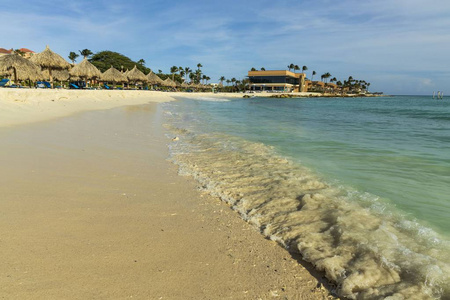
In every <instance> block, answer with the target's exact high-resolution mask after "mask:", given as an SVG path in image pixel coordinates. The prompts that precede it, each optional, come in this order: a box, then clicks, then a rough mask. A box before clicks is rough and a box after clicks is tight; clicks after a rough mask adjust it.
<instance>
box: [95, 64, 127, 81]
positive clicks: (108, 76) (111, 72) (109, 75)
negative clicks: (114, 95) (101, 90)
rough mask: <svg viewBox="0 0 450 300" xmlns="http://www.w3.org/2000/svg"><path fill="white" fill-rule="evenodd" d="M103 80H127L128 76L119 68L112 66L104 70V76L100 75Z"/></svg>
mask: <svg viewBox="0 0 450 300" xmlns="http://www.w3.org/2000/svg"><path fill="white" fill-rule="evenodd" d="M100 79H101V80H103V81H108V82H127V81H128V78H127V77H126V76H125V75H124V74H123V73H122V72H120V71H119V70H117V69H116V68H114V67H113V66H111V68H109V69H108V70H106V71H105V72H103V74H102V76H101V77H100Z"/></svg>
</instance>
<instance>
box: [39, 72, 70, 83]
mask: <svg viewBox="0 0 450 300" xmlns="http://www.w3.org/2000/svg"><path fill="white" fill-rule="evenodd" d="M52 75H53V79H54V80H58V81H67V80H69V78H70V74H69V71H67V70H54V71H53V72H52ZM42 79H44V80H50V74H49V72H48V70H43V71H42Z"/></svg>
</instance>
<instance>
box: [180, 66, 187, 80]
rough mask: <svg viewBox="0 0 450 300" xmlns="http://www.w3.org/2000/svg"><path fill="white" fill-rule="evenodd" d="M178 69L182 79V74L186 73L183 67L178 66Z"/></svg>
mask: <svg viewBox="0 0 450 300" xmlns="http://www.w3.org/2000/svg"><path fill="white" fill-rule="evenodd" d="M178 71H179V72H180V77H181V79H183V77H184V75H185V74H186V72H185V71H184V69H183V68H182V67H179V68H178Z"/></svg>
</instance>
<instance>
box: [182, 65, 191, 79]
mask: <svg viewBox="0 0 450 300" xmlns="http://www.w3.org/2000/svg"><path fill="white" fill-rule="evenodd" d="M191 72H192V70H191V68H189V67H186V68H184V73H185V74H186V79H187V78H188V77H189V73H191Z"/></svg>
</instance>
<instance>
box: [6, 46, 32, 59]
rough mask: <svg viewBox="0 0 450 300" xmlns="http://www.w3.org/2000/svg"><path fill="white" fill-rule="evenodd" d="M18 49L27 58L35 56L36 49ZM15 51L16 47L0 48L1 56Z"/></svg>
mask: <svg viewBox="0 0 450 300" xmlns="http://www.w3.org/2000/svg"><path fill="white" fill-rule="evenodd" d="M18 51H20V53H21V55H22V56H23V57H25V58H30V57H31V56H33V54H34V51H32V50H30V49H27V48H20V49H18ZM11 53H14V49H12V48H11V49H9V50H8V49H5V48H0V56H2V55H6V54H11Z"/></svg>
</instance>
